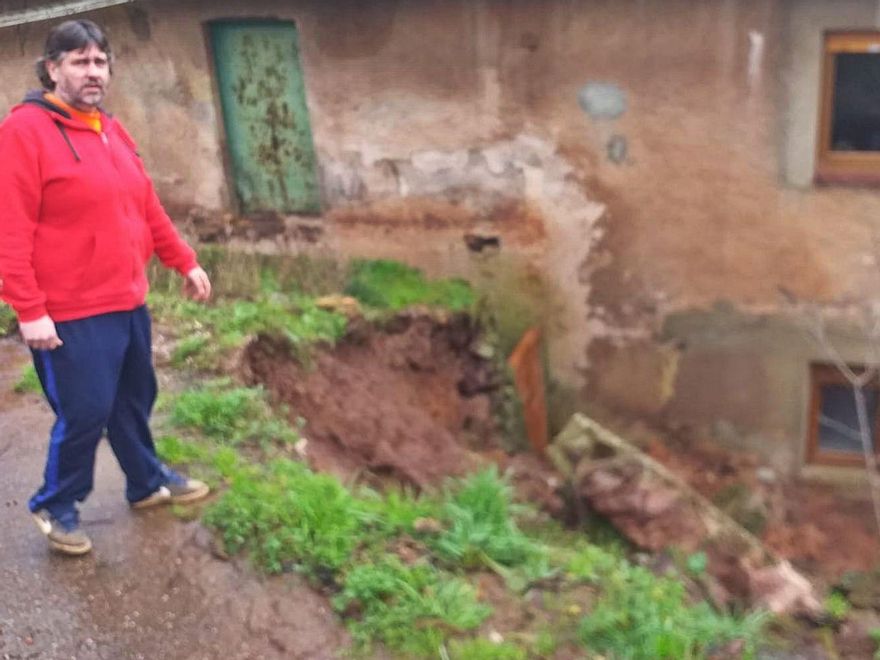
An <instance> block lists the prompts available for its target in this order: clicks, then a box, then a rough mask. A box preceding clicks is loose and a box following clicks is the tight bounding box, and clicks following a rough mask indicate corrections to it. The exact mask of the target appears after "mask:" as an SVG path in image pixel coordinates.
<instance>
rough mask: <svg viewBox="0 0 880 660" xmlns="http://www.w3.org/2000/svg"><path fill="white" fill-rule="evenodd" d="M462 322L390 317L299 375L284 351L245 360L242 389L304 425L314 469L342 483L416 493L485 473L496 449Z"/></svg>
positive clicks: (263, 343) (261, 344) (265, 348)
mask: <svg viewBox="0 0 880 660" xmlns="http://www.w3.org/2000/svg"><path fill="white" fill-rule="evenodd" d="M476 339H477V335H476V331H475V330H474V328H473V327H472V326H471V324H470V322H469V321H468V320H467V318H466V317H461V316H454V317H450V318H448V319H440V320H437V319H434V318H432V317H430V316H428V315H419V314H413V315H409V314H403V315H400V316H397V317H396V318H395V319H394V320H393V321H391V322H390V323H389V324H388V325H387V326H386V327H385V328H384V329H383V330H381V331H380V330H378V329H376V328H375V327H372V326H370V325H368V324H366V323H363V324H359V323H357V322H355V324H354V325H353V328H352V330H351V331H350V332H349V333H348V335H347V336H346V338H345V339H344V340H343V341H342V342H340V343H339V344H338V345H337V346H336V348H335V349H334V350H332V351H321V352H319V353H318V354H317V355H315V356H314V357H313V359H312V360H310V361H309V364H308V365H307V366H306V367H303V366H301V365H300V363H299V362H298V361H297V360H296V359H294V358H293V357H292V355H291V352H290V350H289V346H288V345H285V343H284V342H283V341H280V340H277V339H271V338H268V337H261V338H258V339H257V340H256V341H254V342H253V343H252V344H251V345H250V346H249V347H248V348H247V350H246V351H245V355H244V371H245V375H246V380H248V381H249V382H251V383H255V384H256V383H261V384H264V385H265V386H266V388H267V389H268V391H269V392H270V393H271V394H272V396H273V398H274V399H275V400H276V401H277V402H279V403H282V404H284V405H286V406H288V408H289V410H290V414H291V417H292V419H293V420H294V421H295V418H296V417H302V418H304V419H306V420H308V421H307V423H306V426H305V428H304V430H303V431H304V435H305V437H306V438H307V439H308V443H309V444H308V446H307V450H306V451H307V455H308V457H309V460H310V463H311V465H312V467H314V468H315V469H317V470H321V471H326V472H332V473H334V474H337V475H338V476H340V477H342V478H343V480H346V481H350V480H352V479H354V478H362V479H367V480H368V481H369V480H371V479H380V480H383V479H393V480H395V481H397V482H399V483H402V484H404V485H408V486H412V487H415V488H417V489H423V488H425V487H428V486H431V485H438V484H440V483H441V482H442V481H443V479H445V478H446V477H449V476H456V475H462V474H464V473H466V472H469V471H472V470H473V469H475V468H477V467H478V466H479V465H480V464H482V463H483V459H482V458H481V456H480V455H479V453H478V451H477V450H478V449H479V450H480V452H485V451H486V450H491V449H493V448H497V447H498V446H499V445H498V433H497V429H496V424H495V421H494V416H493V411H492V399H491V396H490V391H491V390H492V389H493V387H494V383H493V382H492V378H493V376H492V369H491V365H490V364H489V362H488V361H487V360H485V359H483V358H481V357H480V356H479V355H477V354H476V353H475V352H474V351H473V350H472V346H473V344H474V342H475V341H476Z"/></svg>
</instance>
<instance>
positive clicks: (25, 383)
mask: <svg viewBox="0 0 880 660" xmlns="http://www.w3.org/2000/svg"><path fill="white" fill-rule="evenodd" d="M12 390H13V391H14V392H17V393H18V394H24V393H25V392H37V393H39V392H42V391H43V388H42V385H40V379H39V377H38V376H37V370H36V369H34V365H33V364H31V363H28V364H26V365H25V366H24V367H22V370H21V376H20V377H19V379H18V382H16V383H15V385H13V386H12Z"/></svg>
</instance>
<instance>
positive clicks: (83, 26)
mask: <svg viewBox="0 0 880 660" xmlns="http://www.w3.org/2000/svg"><path fill="white" fill-rule="evenodd" d="M89 44H95V45H96V46H97V47H98V48H99V49H100V50H102V51H104V52H105V53H106V54H107V57H108V58H109V59H110V62H111V67H112V62H113V53H112V52H111V51H110V42H109V40H108V39H107V35H106V34H104V30H102V29H101V28H100V26H98V24H97V23H93V22H92V21H86V20H79V21H65V22H64V23H61V24H60V25H56V26H55V27H54V28H52V30H51V31H50V32H49V36H48V37H46V46H45V48H44V49H43V56H42V57H41V58H40V59H38V60H37V78H39V79H40V83H41V84H42V85H43V89H47V90H49V91H50V92H51V91H52V90H54V89H55V83H54V82H53V81H52V79H51V78H50V77H49V72H48V70H47V69H46V62H48V61H50V60H51V61H52V62H59V61H61V58H62V57H63V56H64V53H67V52H70V51H72V50H82V49H83V48H86V47H87V46H88V45H89ZM111 72H112V68H111Z"/></svg>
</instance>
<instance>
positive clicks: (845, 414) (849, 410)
mask: <svg viewBox="0 0 880 660" xmlns="http://www.w3.org/2000/svg"><path fill="white" fill-rule="evenodd" d="M865 402H866V403H867V405H868V424H870V426H871V429H870V431H871V444H872V446H873V444H874V420H875V419H876V416H877V390H874V389H872V390H866V391H865ZM819 449H820V451H840V452H849V453H861V451H862V441H861V437H860V436H859V418H858V415H857V413H856V399H855V397H854V396H853V391H852V388H851V387H850V386H849V385H825V386H823V387H822V408H821V410H820V411H819Z"/></svg>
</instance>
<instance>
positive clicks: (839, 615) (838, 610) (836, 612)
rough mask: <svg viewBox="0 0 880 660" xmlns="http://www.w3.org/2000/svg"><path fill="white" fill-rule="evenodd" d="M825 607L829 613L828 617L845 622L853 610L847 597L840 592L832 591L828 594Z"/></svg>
mask: <svg viewBox="0 0 880 660" xmlns="http://www.w3.org/2000/svg"><path fill="white" fill-rule="evenodd" d="M823 605H824V607H825V612H827V613H828V616H830V617H831V618H832V619H834V620H835V621H843V620H844V619H845V618H846V617H847V615H848V614H849V611H850V609H852V606H851V605H850V604H849V601H848V600H847V599H846V596H844V595H843V594H842V593H840V592H839V591H832V592H831V593H830V594H828V596H826V597H825V601H824V603H823Z"/></svg>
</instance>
